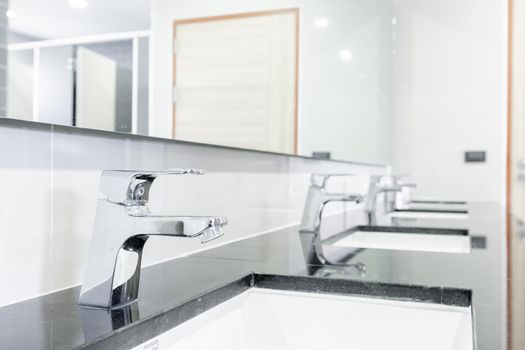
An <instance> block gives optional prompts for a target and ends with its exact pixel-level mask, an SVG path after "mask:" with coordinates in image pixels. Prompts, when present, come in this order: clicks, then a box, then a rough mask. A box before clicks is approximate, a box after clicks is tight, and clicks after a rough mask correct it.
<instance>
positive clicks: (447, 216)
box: [387, 211, 468, 220]
mask: <svg viewBox="0 0 525 350" xmlns="http://www.w3.org/2000/svg"><path fill="white" fill-rule="evenodd" d="M387 216H388V217H390V218H398V219H441V220H466V219H468V213H455V212H442V211H441V212H440V211H434V212H432V211H394V212H392V213H389V214H388V215H387Z"/></svg>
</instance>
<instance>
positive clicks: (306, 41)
mask: <svg viewBox="0 0 525 350" xmlns="http://www.w3.org/2000/svg"><path fill="white" fill-rule="evenodd" d="M296 7H299V8H300V12H301V15H300V16H301V18H300V20H301V24H300V26H301V28H300V36H301V45H300V50H301V51H300V68H299V69H300V92H299V99H300V103H299V153H300V154H305V155H310V154H311V152H312V151H331V152H332V157H333V158H334V159H351V160H353V161H365V162H374V163H382V164H387V163H389V162H390V150H389V145H390V132H389V130H390V117H391V101H390V96H391V91H390V89H391V84H390V79H391V64H390V45H391V38H390V31H391V28H390V26H391V21H390V16H391V2H390V0H367V1H362V0H323V1H319V0H250V1H246V0H194V1H180V0H178V1H173V0H152V21H151V23H152V30H151V33H152V34H151V59H150V62H151V69H152V70H151V72H152V77H151V83H152V103H151V104H150V108H151V109H150V134H151V135H154V136H161V137H166V138H169V137H171V130H172V127H171V126H172V103H171V86H172V59H173V57H172V52H173V51H172V47H173V46H172V33H173V21H174V20H176V19H183V18H198V17H208V16H217V15H224V14H231V13H244V12H255V11H261V10H271V9H276V8H296ZM319 17H325V18H327V19H328V21H329V25H328V27H326V28H324V29H318V28H316V27H315V26H314V23H313V22H314V19H316V18H319ZM343 49H349V50H351V52H352V54H353V58H352V60H351V61H349V62H343V61H341V59H340V57H339V52H340V51H341V50H343Z"/></svg>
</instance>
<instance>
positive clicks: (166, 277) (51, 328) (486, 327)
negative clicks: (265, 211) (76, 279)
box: [0, 203, 525, 350]
mask: <svg viewBox="0 0 525 350" xmlns="http://www.w3.org/2000/svg"><path fill="white" fill-rule="evenodd" d="M468 212H469V219H467V220H431V219H420V220H417V221H414V220H407V221H403V220H398V221H397V222H396V224H397V225H401V226H403V225H406V226H409V227H428V228H432V227H436V228H447V229H455V230H457V232H459V233H461V234H464V233H465V232H468V235H469V236H471V237H475V238H476V239H475V240H473V245H472V249H471V252H470V253H468V254H458V253H456V254H454V253H430V252H416V251H394V250H380V249H358V250H355V249H354V250H351V249H347V248H341V247H334V246H326V247H325V248H326V249H325V250H324V253H325V254H326V255H327V256H329V257H331V259H330V260H331V261H338V262H340V263H344V264H347V265H348V266H347V267H338V266H327V265H323V264H321V263H320V262H319V261H317V260H316V259H313V258H312V257H314V256H315V254H313V253H312V251H313V249H314V248H313V245H312V235H311V234H305V233H300V232H299V231H298V230H297V228H289V229H284V230H280V231H276V232H272V233H268V234H265V235H261V236H256V237H253V238H249V239H246V240H242V241H238V242H234V243H230V244H227V245H223V246H220V247H217V248H214V249H210V250H206V251H203V252H200V253H198V254H194V255H191V256H187V257H183V258H178V259H174V260H171V261H168V262H166V263H163V264H159V265H154V266H151V267H147V268H144V269H143V272H142V278H141V286H140V295H139V301H138V302H137V303H134V304H133V305H131V306H129V307H127V308H124V309H121V310H113V311H111V312H108V311H104V310H94V309H86V308H81V307H79V306H78V305H77V300H78V294H79V288H78V287H76V288H71V289H67V290H64V291H60V292H57V293H53V294H50V295H46V296H43V297H39V298H35V299H32V300H28V301H25V302H22V303H18V304H14V305H10V306H6V307H3V308H0V330H1V333H0V349H78V348H89V349H119V348H122V349H126V348H129V347H132V346H135V345H138V344H140V343H142V342H144V341H145V340H147V339H150V338H152V337H154V336H156V335H158V334H159V333H161V332H164V331H166V330H168V329H170V328H171V327H173V326H176V325H177V324H179V323H180V322H183V321H184V320H186V319H189V318H191V317H193V316H194V315H196V314H198V313H200V312H203V311H204V310H206V309H208V308H210V307H213V306H214V305H216V304H217V303H220V302H221V301H224V300H226V299H228V298H229V297H232V296H234V295H236V294H238V293H239V292H240V291H242V290H244V289H246V288H249V287H250V286H251V285H253V283H260V285H263V284H264V283H267V284H269V285H271V286H274V287H275V286H280V287H282V288H284V289H292V290H301V291H305V290H309V288H310V287H311V288H310V289H312V290H316V291H323V290H324V291H328V292H335V293H337V292H338V291H346V292H348V293H349V294H357V295H370V296H371V297H384V298H392V299H396V298H401V299H407V298H409V299H414V300H427V301H428V300H430V301H433V302H437V301H439V302H444V303H449V304H452V305H467V304H469V303H471V305H472V307H473V310H474V325H475V333H476V344H477V349H478V350H497V349H508V347H507V344H508V343H509V339H512V341H513V343H514V344H515V345H516V344H518V345H519V344H523V347H522V348H523V349H525V332H521V331H520V330H519V329H513V327H512V322H511V320H513V319H516V318H517V317H522V318H523V316H522V315H523V314H524V313H525V304H524V305H522V304H521V303H520V302H519V300H521V299H523V298H518V297H516V292H515V293H514V298H513V299H512V300H511V299H510V298H509V288H510V286H511V284H512V282H513V281H512V278H508V277H507V275H510V276H512V275H511V274H508V272H507V269H508V265H507V264H508V261H507V240H506V234H505V230H504V227H505V226H504V224H505V222H504V218H503V215H502V213H503V212H502V210H501V208H500V207H499V206H498V205H497V204H494V203H470V204H469V208H468ZM385 224H388V223H385V222H384V221H383V222H382V223H381V225H385ZM387 231H388V229H387ZM480 241H482V242H483V244H480V243H479V242H480ZM474 242H478V243H477V244H475V243H474ZM513 242H515V244H522V243H521V240H513ZM523 244H525V243H523ZM524 263H525V261H524ZM355 264H359V265H364V266H366V271H364V272H363V271H361V270H359V269H356V268H353V266H355ZM516 268H519V266H517V267H516V266H514V269H516ZM516 278H519V276H517V277H516ZM521 292H522V293H523V294H524V295H525V290H522V291H521ZM509 311H511V312H509ZM510 315H512V317H511V316H510ZM517 349H519V348H517Z"/></svg>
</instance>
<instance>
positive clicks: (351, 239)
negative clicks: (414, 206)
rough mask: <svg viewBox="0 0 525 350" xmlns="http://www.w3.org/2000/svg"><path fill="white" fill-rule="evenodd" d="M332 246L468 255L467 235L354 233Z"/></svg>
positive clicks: (468, 243) (468, 239)
mask: <svg viewBox="0 0 525 350" xmlns="http://www.w3.org/2000/svg"><path fill="white" fill-rule="evenodd" d="M332 245H334V246H340V247H350V248H370V249H391V250H412V251H424V252H437V253H470V246H471V244H470V237H469V236H467V235H451V234H449V235H443V234H429V233H402V232H374V231H356V232H355V233H352V234H350V235H348V236H346V237H344V238H342V239H340V240H339V241H336V242H334V243H332Z"/></svg>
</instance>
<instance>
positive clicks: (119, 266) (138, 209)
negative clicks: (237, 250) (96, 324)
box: [79, 169, 227, 309]
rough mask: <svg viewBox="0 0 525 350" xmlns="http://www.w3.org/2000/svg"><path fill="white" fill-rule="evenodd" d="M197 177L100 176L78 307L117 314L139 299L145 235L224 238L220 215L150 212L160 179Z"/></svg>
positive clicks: (150, 174)
mask: <svg viewBox="0 0 525 350" xmlns="http://www.w3.org/2000/svg"><path fill="white" fill-rule="evenodd" d="M182 174H197V175H202V174H203V172H202V171H201V170H195V169H174V170H169V171H153V172H141V171H118V170H110V171H104V172H103V173H102V177H101V179H100V186H99V189H100V191H101V192H102V193H103V194H104V195H105V196H106V198H104V199H100V200H99V202H98V208H97V214H96V218H95V226H94V232H93V238H92V241H91V248H90V252H89V256H88V261H87V268H86V272H85V276H84V280H83V282H82V289H81V292H80V298H79V304H80V305H82V306H86V307H93V308H105V309H116V308H120V307H123V306H126V305H128V304H130V303H132V302H133V301H135V300H136V299H137V297H138V291H139V279H140V266H141V259H142V250H143V248H144V244H145V243H146V241H147V240H148V238H149V237H150V236H171V237H189V238H192V237H200V239H201V242H202V243H205V242H209V241H211V240H214V239H216V238H219V237H220V236H222V235H223V233H222V231H221V228H222V227H223V226H225V225H226V224H227V218H226V217H220V216H157V215H152V214H151V213H150V210H149V207H148V202H149V191H150V188H151V185H152V184H153V182H154V181H155V179H156V178H157V177H158V176H161V175H182Z"/></svg>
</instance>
